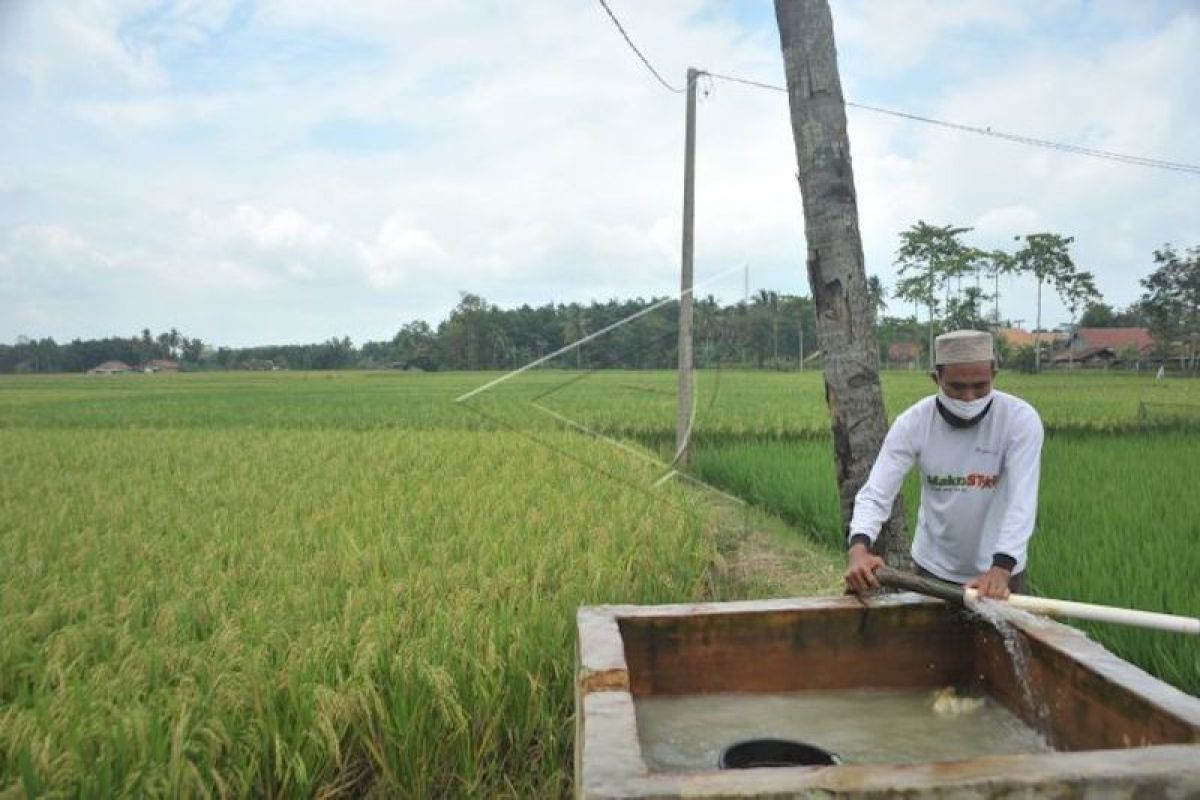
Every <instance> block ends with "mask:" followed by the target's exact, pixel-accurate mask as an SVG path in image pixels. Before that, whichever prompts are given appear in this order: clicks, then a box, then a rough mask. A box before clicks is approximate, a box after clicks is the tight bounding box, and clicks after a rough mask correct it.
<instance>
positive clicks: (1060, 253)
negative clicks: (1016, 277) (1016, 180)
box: [1013, 233, 1099, 371]
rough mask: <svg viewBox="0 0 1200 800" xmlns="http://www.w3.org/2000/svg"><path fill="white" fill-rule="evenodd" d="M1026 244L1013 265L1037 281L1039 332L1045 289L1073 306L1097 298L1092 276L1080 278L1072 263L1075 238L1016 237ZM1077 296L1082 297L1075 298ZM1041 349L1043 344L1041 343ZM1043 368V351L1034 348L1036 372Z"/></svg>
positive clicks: (1045, 235)
mask: <svg viewBox="0 0 1200 800" xmlns="http://www.w3.org/2000/svg"><path fill="white" fill-rule="evenodd" d="M1016 239H1017V241H1024V243H1025V244H1024V246H1023V247H1022V248H1021V249H1020V250H1018V251H1017V252H1016V253H1014V254H1013V263H1014V265H1015V268H1016V270H1017V271H1018V272H1022V273H1025V274H1027V275H1031V276H1033V278H1034V279H1035V280H1037V322H1036V324H1035V330H1037V331H1040V330H1041V329H1042V286H1043V285H1045V284H1047V283H1049V284H1050V285H1052V286H1053V287H1054V288H1055V289H1056V290H1057V291H1058V293H1059V294H1060V295H1061V296H1063V297H1064V300H1066V299H1067V298H1069V299H1070V301H1071V302H1073V303H1076V304H1078V303H1079V302H1080V300H1078V299H1077V298H1079V297H1083V296H1090V295H1089V286H1090V293H1091V294H1094V295H1095V296H1096V297H1097V298H1098V296H1099V295H1098V293H1096V292H1095V286H1094V285H1091V274H1090V273H1085V274H1086V275H1087V280H1082V279H1081V278H1080V273H1079V270H1078V269H1077V268H1076V266H1075V262H1074V261H1073V260H1072V259H1071V253H1070V246H1071V243H1072V242H1074V241H1075V237H1074V236H1060V235H1059V234H1057V233H1031V234H1028V235H1027V236H1018V237H1016ZM1073 292H1075V293H1078V294H1073ZM1035 335H1036V334H1035ZM1039 345H1040V342H1039ZM1041 366H1042V348H1041V347H1040V346H1038V347H1035V348H1034V371H1038V370H1040V369H1041Z"/></svg>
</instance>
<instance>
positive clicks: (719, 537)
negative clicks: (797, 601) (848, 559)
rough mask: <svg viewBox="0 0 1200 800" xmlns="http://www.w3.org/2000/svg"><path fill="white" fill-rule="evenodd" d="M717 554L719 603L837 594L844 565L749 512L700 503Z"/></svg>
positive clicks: (728, 504)
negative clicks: (721, 600)
mask: <svg viewBox="0 0 1200 800" xmlns="http://www.w3.org/2000/svg"><path fill="white" fill-rule="evenodd" d="M701 502H703V503H704V504H705V505H706V506H707V507H709V509H710V514H709V520H710V525H711V526H712V530H713V534H714V536H715V538H716V541H717V545H718V547H719V549H720V552H721V556H722V562H721V563H720V564H718V569H717V573H718V583H719V584H721V585H720V587H719V588H718V587H714V588H717V591H718V593H719V594H720V595H721V596H722V597H723V598H724V599H731V600H732V599H756V598H764V597H799V596H803V595H816V594H840V593H841V592H842V589H843V588H844V587H843V583H842V571H843V569H844V560H843V558H842V555H841V554H840V553H838V552H836V551H835V550H833V548H829V547H824V546H822V545H819V544H817V543H815V542H813V541H812V540H811V539H810V538H808V537H807V536H805V535H804V534H803V533H802V532H800V531H797V530H796V529H794V528H792V527H790V526H789V525H787V524H786V523H784V522H782V521H781V520H779V519H778V518H776V517H773V516H771V515H769V514H766V513H765V512H762V511H760V510H758V509H755V508H753V507H751V506H740V505H738V504H736V503H734V502H733V501H726V500H720V499H717V498H714V497H713V495H711V494H708V493H705V496H704V497H703V499H702V501H701Z"/></svg>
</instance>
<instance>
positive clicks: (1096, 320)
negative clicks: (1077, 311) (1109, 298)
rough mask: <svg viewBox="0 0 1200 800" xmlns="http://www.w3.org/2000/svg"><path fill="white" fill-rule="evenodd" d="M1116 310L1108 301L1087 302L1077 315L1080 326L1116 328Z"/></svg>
mask: <svg viewBox="0 0 1200 800" xmlns="http://www.w3.org/2000/svg"><path fill="white" fill-rule="evenodd" d="M1116 319H1117V312H1116V309H1114V308H1113V307H1112V306H1110V305H1109V304H1108V303H1100V302H1095V303H1088V306H1087V308H1085V309H1084V310H1083V314H1082V315H1081V316H1080V317H1079V327H1081V328H1116V327H1119V326H1118V325H1117V323H1116Z"/></svg>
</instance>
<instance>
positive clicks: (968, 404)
mask: <svg viewBox="0 0 1200 800" xmlns="http://www.w3.org/2000/svg"><path fill="white" fill-rule="evenodd" d="M938 400H939V401H940V402H941V404H942V406H943V407H944V408H945V409H946V410H947V411H949V412H950V413H951V414H953V415H954V416H956V417H958V418H959V419H962V420H970V419H974V418H975V417H978V416H979V415H980V414H982V413H983V410H984V409H985V408H987V405H988V403H990V402H992V393H991V392H988V393H987V394H985V395H984V396H983V397H980V398H979V399H977V400H955V399H954V398H953V397H951V396H950V395H948V394H946V393H945V392H944V391H942V390H941V389H938Z"/></svg>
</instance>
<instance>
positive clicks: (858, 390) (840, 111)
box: [775, 0, 911, 566]
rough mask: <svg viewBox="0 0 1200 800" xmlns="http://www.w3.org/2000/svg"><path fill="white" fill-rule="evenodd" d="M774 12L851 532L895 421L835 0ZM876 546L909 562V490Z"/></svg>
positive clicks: (795, 1) (796, 0)
mask: <svg viewBox="0 0 1200 800" xmlns="http://www.w3.org/2000/svg"><path fill="white" fill-rule="evenodd" d="M775 17H776V20H777V21H778V24H779V43H780V47H781V49H782V50H783V63H784V68H785V72H786V75H787V87H788V103H789V106H790V108H791V118H792V137H793V139H794V140H795V145H796V163H797V167H798V170H797V177H798V179H799V182H800V196H801V200H802V201H803V206H804V238H805V240H806V243H807V249H808V281H809V286H810V287H811V289H812V294H813V301H814V303H815V304H816V310H817V343H818V345H819V347H820V348H821V352H822V353H823V354H824V373H825V399H826V402H827V403H828V405H829V413H830V425H831V428H832V432H833V449H834V457H835V459H836V462H837V478H838V493H839V495H840V499H841V508H842V525H843V529H844V530H848V529H849V526H850V518H851V515H852V513H853V510H854V497H855V495H856V494H857V493H858V490H859V488H860V487H861V486H862V485H863V483H864V482H865V481H866V479H867V474H868V473H869V472H870V469H871V465H872V464H873V463H874V461H875V458H876V456H877V455H878V453H879V449H880V447H881V446H882V444H883V439H884V436H885V435H886V434H887V428H888V424H887V414H886V413H885V411H884V407H883V390H882V387H881V386H880V383H879V348H878V347H877V346H876V344H875V332H874V329H873V327H872V325H871V320H872V316H873V315H872V309H871V296H870V292H868V290H867V275H866V270H865V268H864V266H863V264H864V259H863V250H862V238H861V236H860V234H859V228H858V201H857V198H856V195H855V191H854V172H853V169H852V165H851V159H850V139H849V137H848V136H847V134H846V107H845V101H844V100H843V98H842V84H841V79H840V77H839V76H838V67H837V53H836V50H835V48H834V40H833V17H832V14H831V13H830V11H829V2H828V0H775ZM876 550H877V552H879V553H881V554H882V555H883V557H884V558H885V559H886V560H887V562H888V563H889V564H891V565H892V566H901V565H904V566H907V565H909V564H911V561H910V559H909V556H908V547H907V545H906V542H905V536H904V507H903V498H902V497H898V498H897V500H896V503H895V505H894V506H893V507H892V515H891V518H890V519H889V520H888V522H887V524H885V525H884V526H883V530H882V531H881V532H880V536H879V538H878V539H877V540H876Z"/></svg>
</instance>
